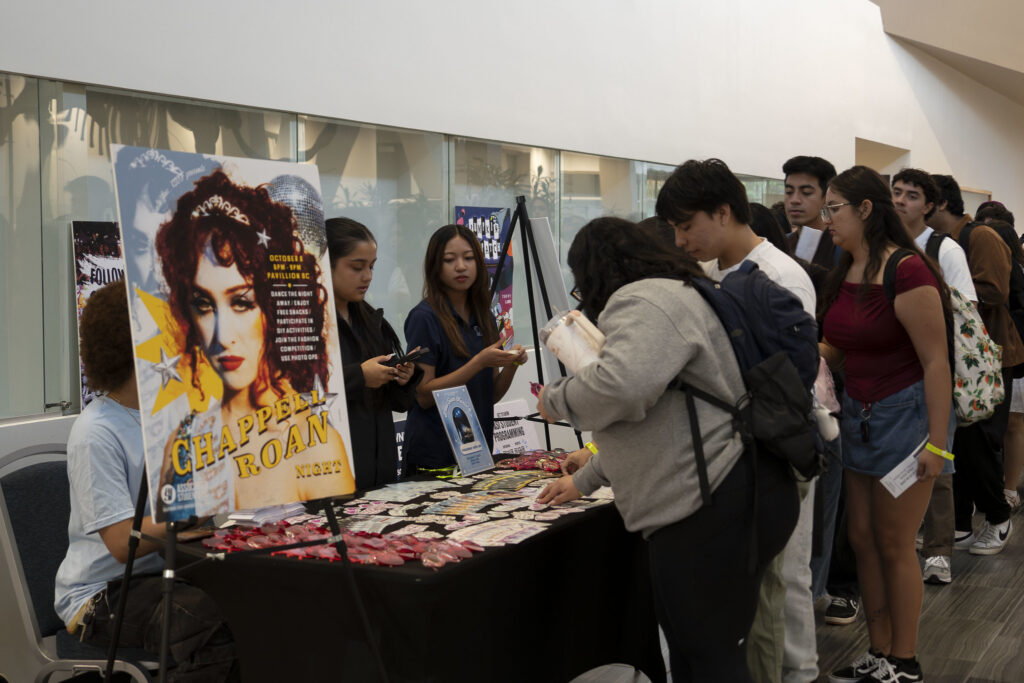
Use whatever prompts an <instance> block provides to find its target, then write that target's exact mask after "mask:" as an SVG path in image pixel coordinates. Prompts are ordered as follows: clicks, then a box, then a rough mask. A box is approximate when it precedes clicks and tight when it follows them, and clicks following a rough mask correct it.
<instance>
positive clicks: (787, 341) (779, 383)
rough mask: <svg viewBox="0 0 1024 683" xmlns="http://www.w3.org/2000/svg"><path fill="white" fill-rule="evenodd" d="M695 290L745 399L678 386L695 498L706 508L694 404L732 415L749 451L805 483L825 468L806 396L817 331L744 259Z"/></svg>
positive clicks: (814, 368) (788, 296)
mask: <svg viewBox="0 0 1024 683" xmlns="http://www.w3.org/2000/svg"><path fill="white" fill-rule="evenodd" d="M693 286H694V288H695V289H696V290H697V291H698V292H700V294H701V296H702V297H704V300H705V301H707V302H708V304H710V305H711V308H712V310H714V311H715V314H716V315H717V316H718V319H719V320H720V321H721V322H722V326H723V327H724V328H725V331H726V334H727V335H728V337H729V341H730V343H731V345H732V349H733V352H734V353H735V355H736V361H737V363H738V365H739V368H740V373H741V374H742V376H743V383H744V386H745V388H746V393H744V395H743V396H741V397H740V400H739V401H738V402H737V403H736V404H735V405H734V404H732V403H729V402H728V401H724V400H722V399H720V398H718V397H717V396H714V395H712V394H709V393H707V392H705V391H702V390H700V389H698V388H696V387H694V386H692V385H690V384H686V383H685V382H681V381H677V382H674V383H673V386H674V387H675V388H677V389H679V390H681V391H683V392H684V394H686V409H687V413H688V415H689V418H690V430H691V434H692V436H693V447H694V457H695V459H696V461H697V477H698V480H699V483H700V489H701V497H702V499H703V501H704V504H705V505H708V504H710V502H711V489H710V486H709V483H708V475H707V465H706V463H705V459H704V449H703V444H702V442H701V437H700V428H699V426H698V424H697V408H696V405H695V403H694V399H695V398H699V399H701V400H702V401H705V402H707V403H710V404H712V405H714V406H716V407H718V408H720V409H721V410H725V411H727V412H729V413H731V414H732V416H733V422H734V425H735V428H736V430H737V431H738V432H739V433H740V434H741V436H742V437H743V441H744V443H745V444H746V445H747V446H748V447H750V448H752V449H753V451H754V456H755V461H756V456H757V452H758V451H764V452H765V453H768V454H770V455H774V456H775V457H778V458H781V459H783V460H785V461H786V462H788V463H789V464H790V465H792V466H793V468H794V469H795V470H796V471H797V472H798V473H799V474H800V475H801V476H802V477H806V478H807V479H810V478H812V477H814V476H817V475H818V474H820V473H821V472H822V471H823V470H824V467H825V459H824V454H823V449H822V448H820V443H819V440H818V433H817V425H816V423H815V421H814V418H813V417H811V408H812V405H811V393H810V389H811V387H812V386H813V385H814V380H815V378H816V377H817V374H818V326H817V323H816V322H815V320H814V318H812V317H811V316H810V315H808V314H807V312H806V311H804V309H803V305H802V304H801V303H800V300H799V299H798V298H797V297H796V296H795V295H794V294H793V293H792V292H790V291H789V290H787V289H786V288H784V287H782V286H780V285H778V284H776V283H775V282H773V281H772V280H771V279H769V278H768V276H767V275H765V274H764V273H763V272H761V270H760V269H759V268H758V267H757V264H756V263H753V262H752V261H745V262H744V263H743V264H742V265H741V266H740V267H739V268H738V269H737V270H735V271H733V272H732V273H729V274H728V275H726V276H725V277H724V278H723V279H722V282H721V283H715V282H713V281H711V280H704V279H694V281H693Z"/></svg>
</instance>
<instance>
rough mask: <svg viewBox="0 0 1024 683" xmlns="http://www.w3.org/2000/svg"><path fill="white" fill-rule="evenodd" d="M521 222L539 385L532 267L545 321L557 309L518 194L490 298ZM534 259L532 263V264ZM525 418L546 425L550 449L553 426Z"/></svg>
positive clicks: (539, 347)
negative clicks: (534, 271)
mask: <svg viewBox="0 0 1024 683" xmlns="http://www.w3.org/2000/svg"><path fill="white" fill-rule="evenodd" d="M517 224H518V225H519V230H520V232H521V233H522V236H523V256H524V258H523V270H524V272H525V274H526V297H527V301H528V302H529V305H530V330H531V331H532V332H533V348H534V349H535V354H534V359H535V361H536V363H537V384H540V385H541V386H543V385H544V363H543V362H542V355H541V354H542V349H543V346H542V344H541V342H540V335H539V334H538V333H537V304H536V301H535V300H534V295H533V273H532V270H533V268H536V269H537V289H538V290H539V291H540V297H541V302H542V303H543V304H544V315H545V318H544V319H545V320H550V319H551V318H552V317H553V316H554V314H555V312H554V311H553V310H552V309H551V298H550V297H549V296H548V288H547V285H546V284H545V282H544V270H543V269H542V268H541V265H540V256H539V254H538V251H537V239H536V237H535V235H534V234H533V224H532V223H530V215H529V212H528V211H527V210H526V196H525V195H519V196H518V197H516V208H515V211H514V212H513V214H512V221H511V223H510V224H509V227H508V233H507V234H506V235H505V241H504V242H502V245H501V255H500V256H499V257H498V265H497V266H496V267H495V270H494V278H493V279H492V281H491V296H490V300H491V301H494V294H495V292H496V291H497V289H498V283H499V282H500V281H501V272H502V270H504V268H505V257H506V256H507V255H508V249H509V245H510V244H512V235H513V234H514V233H515V231H516V225H517ZM531 260H532V261H533V265H532V267H531V264H530V262H531ZM558 370H559V372H560V373H561V375H562V377H566V376H567V375H566V373H565V366H564V365H563V364H562V362H561V361H558ZM523 419H524V420H529V421H531V422H540V423H541V424H543V425H544V447H545V448H546V449H547V450H549V451H550V450H551V429H550V428H551V425H550V424H549V423H548V422H547V421H545V420H543V419H542V418H541V417H540V413H530V414H529V415H526V416H525V417H524V418H523ZM555 424H556V425H558V426H562V427H570V428H572V425H570V424H567V423H564V422H557V423H555ZM573 431H574V432H575V433H576V442H577V443H578V444H579V447H580V448H583V435H582V434H581V433H580V431H579V430H578V429H575V428H573Z"/></svg>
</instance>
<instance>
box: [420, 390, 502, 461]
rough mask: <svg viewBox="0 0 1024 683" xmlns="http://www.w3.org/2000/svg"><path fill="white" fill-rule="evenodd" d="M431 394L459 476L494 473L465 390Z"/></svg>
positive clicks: (489, 451) (441, 391)
mask: <svg viewBox="0 0 1024 683" xmlns="http://www.w3.org/2000/svg"><path fill="white" fill-rule="evenodd" d="M431 393H432V394H433V395H434V404H435V405H437V412H438V414H440V416H441V422H442V423H444V431H445V433H446V434H447V435H448V442H449V443H450V444H451V445H452V452H453V453H454V454H455V462H457V463H459V469H461V470H462V476H464V477H465V476H469V475H471V474H477V473H478V472H484V471H486V470H490V469H494V460H493V459H492V458H491V449H490V448H488V447H487V440H486V439H485V438H484V430H483V428H481V427H480V420H479V419H477V416H476V411H475V410H473V402H472V401H471V400H470V399H469V391H468V390H467V389H466V387H464V386H461V387H452V388H451V389H437V390H436V391H432V392H431Z"/></svg>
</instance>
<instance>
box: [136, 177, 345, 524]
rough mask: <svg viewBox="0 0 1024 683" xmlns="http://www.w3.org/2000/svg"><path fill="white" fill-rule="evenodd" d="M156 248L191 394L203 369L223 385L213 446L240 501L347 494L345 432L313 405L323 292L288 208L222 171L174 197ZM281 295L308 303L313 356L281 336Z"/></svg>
mask: <svg viewBox="0 0 1024 683" xmlns="http://www.w3.org/2000/svg"><path fill="white" fill-rule="evenodd" d="M156 250H157V256H158V260H159V263H160V267H161V270H162V273H163V277H164V280H165V281H166V283H167V287H168V290H169V304H170V308H171V312H172V314H173V316H174V318H175V319H176V320H177V322H178V325H179V327H180V328H181V330H182V331H183V332H184V348H182V349H181V350H180V353H181V355H182V358H183V362H184V363H187V364H188V366H189V368H190V370H191V372H190V373H189V374H190V376H191V377H192V387H191V390H192V391H198V392H203V385H202V384H201V382H200V376H201V374H202V372H203V370H204V366H208V367H209V368H211V369H212V370H213V371H214V372H215V373H216V374H217V376H218V377H219V378H220V383H221V385H222V387H223V394H222V398H221V411H220V413H221V414H220V418H221V428H222V430H223V431H222V432H220V433H218V434H216V435H215V436H216V437H217V438H218V440H219V446H218V448H217V452H218V453H221V452H226V454H227V457H229V458H230V459H231V461H232V467H231V469H232V470H233V472H234V473H235V482H234V489H235V502H236V505H237V507H239V508H250V507H258V506H262V505H267V504H269V503H271V502H284V501H291V500H309V499H313V498H319V497H322V496H327V495H333V494H334V493H337V492H339V491H342V490H349V489H350V488H351V486H352V474H351V472H350V470H349V467H348V457H347V454H346V452H345V447H344V444H343V442H342V439H341V437H340V435H339V434H338V433H337V431H335V429H334V428H333V426H331V425H330V424H329V423H328V422H327V419H326V416H327V413H326V411H323V410H322V409H321V410H318V409H317V406H316V405H311V403H313V402H315V399H316V398H317V395H316V394H315V393H314V390H319V396H320V397H322V395H323V392H324V387H326V386H327V384H328V382H327V380H328V362H327V348H326V339H325V334H324V318H325V310H326V306H327V291H326V289H325V288H324V287H323V285H322V284H321V283H320V268H319V266H318V265H317V263H316V259H315V257H314V256H312V255H311V254H309V253H307V252H306V251H305V249H304V248H303V245H302V242H301V240H300V239H299V238H298V237H297V236H296V232H295V223H294V219H293V216H292V212H291V210H290V209H289V208H288V207H287V206H285V205H284V204H280V203H278V202H275V201H273V200H271V199H270V197H269V195H268V194H267V191H266V189H265V188H264V187H246V186H243V185H237V184H235V183H233V182H232V181H231V180H230V178H228V176H227V175H226V174H225V173H224V172H223V171H221V170H217V171H214V172H213V173H211V174H209V175H207V176H205V177H203V178H201V179H200V180H199V181H197V182H196V183H195V187H194V189H193V190H192V191H191V192H188V193H186V194H184V195H182V196H181V197H180V198H179V199H178V202H177V207H176V209H175V212H174V214H173V215H172V217H171V218H170V220H168V221H167V222H165V223H164V224H163V225H162V226H161V227H160V230H159V232H158V233H157V238H156ZM274 264H281V265H282V266H286V267H287V270H288V272H297V273H302V274H304V275H305V277H304V278H300V279H297V280H295V281H294V283H295V286H293V287H288V286H287V283H288V282H292V281H291V280H288V281H285V280H281V279H277V278H275V275H276V274H277V271H276V269H275V266H274ZM275 284H276V285H277V286H276V287H275ZM282 296H285V298H289V297H291V298H297V299H298V300H299V301H301V302H303V303H301V304H299V305H298V308H299V311H301V315H302V316H303V317H305V318H307V322H306V323H305V324H304V333H303V335H304V338H306V339H307V341H308V340H310V339H312V340H313V341H312V342H311V343H310V344H308V345H306V346H307V349H313V352H310V353H303V354H302V355H301V356H299V357H298V358H296V357H295V355H294V354H292V353H291V351H292V349H291V348H290V347H288V346H287V344H282V343H280V342H279V339H280V336H281V335H280V333H281V329H280V328H279V325H278V320H277V310H278V308H280V306H281V303H280V301H279V299H280V298H281V297H282ZM293 303H294V301H292V302H289V306H288V308H287V310H289V311H290V313H289V315H291V312H293V311H295V310H296V309H295V306H293V305H291V304H293ZM179 431H180V430H179ZM178 436H179V438H180V436H181V435H180V434H179V435H178ZM197 436H201V435H198V434H194V435H193V434H190V435H189V437H190V439H194V438H195V437H197ZM195 457H196V454H195V453H194V452H193V459H194V458H195ZM345 487H348V488H345Z"/></svg>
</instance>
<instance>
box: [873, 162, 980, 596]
mask: <svg viewBox="0 0 1024 683" xmlns="http://www.w3.org/2000/svg"><path fill="white" fill-rule="evenodd" d="M939 200H940V195H939V187H938V185H937V184H936V183H935V181H934V180H932V177H931V176H930V175H928V173H926V172H925V171H922V170H919V169H916V168H904V169H903V170H902V171H900V172H899V173H897V174H896V175H895V176H894V177H893V180H892V201H893V205H894V206H895V207H896V213H897V214H899V217H900V220H901V221H902V223H903V227H904V228H906V230H907V234H908V235H910V238H911V239H912V240H914V243H915V244H916V245H917V247H918V248H919V249H920V250H921V251H923V252H925V253H926V254H927V255H928V257H929V258H931V259H932V260H933V261H935V262H936V263H938V264H939V268H940V270H941V271H942V277H943V279H944V280H945V281H946V284H947V285H948V286H950V287H954V288H956V289H957V290H959V291H960V293H961V294H963V295H964V297H966V298H967V299H968V300H970V301H974V302H976V301H977V300H978V295H977V294H975V292H974V281H973V280H971V270H970V267H969V266H968V265H967V256H965V255H964V250H963V249H961V248H960V245H959V244H957V242H956V240H954V239H952V238H951V237H950V236H949V235H948V234H946V233H944V232H938V231H935V230H933V229H932V228H930V227H928V225H927V224H926V221H927V220H930V219H931V218H932V217H933V216H935V214H936V208H937V207H938V205H939ZM947 206H948V203H947ZM946 450H948V451H950V452H952V453H955V452H956V451H955V450H954V449H953V433H950V434H949V438H948V439H947V441H946ZM954 526H955V522H954V514H953V475H952V474H940V475H939V476H938V477H936V479H935V484H934V486H933V487H932V497H931V501H930V502H929V503H928V509H927V510H926V511H925V515H924V533H923V536H922V537H921V539H920V540H921V555H922V556H923V557H924V558H925V559H924V571H923V572H922V575H923V578H924V581H925V583H932V584H937V585H945V584H948V583H950V582H951V581H952V580H953V573H952V566H951V565H952V559H953V541H954Z"/></svg>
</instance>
